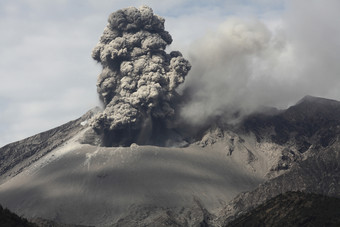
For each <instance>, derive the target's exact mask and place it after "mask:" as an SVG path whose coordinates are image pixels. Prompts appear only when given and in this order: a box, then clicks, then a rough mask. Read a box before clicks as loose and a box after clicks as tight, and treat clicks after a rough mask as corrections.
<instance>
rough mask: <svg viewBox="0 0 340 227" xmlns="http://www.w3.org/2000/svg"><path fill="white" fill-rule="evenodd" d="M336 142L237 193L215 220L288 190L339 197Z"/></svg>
mask: <svg viewBox="0 0 340 227" xmlns="http://www.w3.org/2000/svg"><path fill="white" fill-rule="evenodd" d="M339 172H340V143H339V141H337V143H336V145H333V146H332V147H330V148H327V149H324V150H322V151H319V152H317V154H315V155H313V156H311V157H309V158H307V159H306V160H304V161H302V162H300V163H297V164H296V165H294V166H293V167H292V168H291V170H290V171H288V172H287V173H285V174H282V175H280V176H278V177H276V178H273V179H271V180H269V181H266V182H265V183H263V184H261V185H260V186H259V187H257V188H256V189H255V190H253V191H250V192H247V193H241V194H240V195H238V196H237V197H236V198H235V199H233V200H232V201H231V202H230V203H229V204H228V205H227V206H226V207H225V208H223V209H222V210H221V212H220V213H219V215H218V219H217V220H218V221H217V223H224V224H226V223H228V222H229V221H231V220H233V219H234V218H235V217H238V216H239V215H241V214H243V213H245V212H247V211H249V210H251V209H253V208H254V207H256V206H258V205H260V204H262V203H264V202H265V201H266V200H268V199H270V198H273V197H275V196H277V195H279V194H282V193H285V192H288V191H304V192H308V193H317V194H323V195H327V196H332V197H340V175H339Z"/></svg>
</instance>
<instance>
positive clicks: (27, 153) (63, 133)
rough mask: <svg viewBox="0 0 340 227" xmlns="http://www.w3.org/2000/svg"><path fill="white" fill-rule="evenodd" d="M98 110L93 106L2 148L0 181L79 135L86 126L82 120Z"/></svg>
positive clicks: (0, 152) (0, 153) (0, 151)
mask: <svg viewBox="0 0 340 227" xmlns="http://www.w3.org/2000/svg"><path fill="white" fill-rule="evenodd" d="M98 111H99V108H93V109H92V110H90V111H88V112H87V113H86V114H85V115H83V116H82V117H80V118H78V119H76V120H73V121H70V122H68V123H66V124H63V125H61V126H59V127H56V128H54V129H51V130H48V131H46V132H42V133H39V134H37V135H34V136H31V137H28V138H26V139H23V140H20V141H18V142H14V143H11V144H8V145H6V146H4V147H2V148H0V183H1V182H3V181H5V180H6V179H7V178H10V177H13V176H15V175H17V174H18V173H20V172H21V171H22V170H23V169H24V168H25V167H27V166H29V165H31V164H32V163H34V162H35V161H37V160H38V159H40V158H41V157H43V156H44V155H46V154H47V153H49V152H51V151H52V150H54V149H56V148H57V147H59V146H60V145H61V144H63V143H64V142H65V141H67V140H69V139H70V138H72V137H73V136H75V135H77V134H78V133H79V132H80V131H81V130H82V129H83V128H84V126H83V125H82V122H86V121H88V120H89V119H90V118H91V117H92V116H93V115H94V114H95V113H97V112H98Z"/></svg>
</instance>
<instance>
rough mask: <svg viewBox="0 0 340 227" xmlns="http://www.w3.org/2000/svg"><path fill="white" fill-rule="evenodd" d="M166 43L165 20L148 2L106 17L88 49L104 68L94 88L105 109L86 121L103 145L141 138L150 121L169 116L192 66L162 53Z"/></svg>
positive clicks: (175, 55)
mask: <svg viewBox="0 0 340 227" xmlns="http://www.w3.org/2000/svg"><path fill="white" fill-rule="evenodd" d="M171 42H172V38H171V35H170V34H169V33H168V32H167V31H165V30H164V19H163V18H162V17H159V16H157V15H155V14H154V13H153V11H152V9H151V8H149V7H147V6H142V7H140V8H139V9H137V8H135V7H130V8H126V9H122V10H118V11H116V12H114V13H112V14H111V15H110V16H109V19H108V24H107V26H106V28H105V29H104V32H103V35H102V36H101V38H100V41H99V43H98V44H97V45H96V47H95V48H94V50H93V53H92V57H93V58H94V59H95V60H96V61H98V62H99V63H101V65H102V67H103V70H102V72H101V74H100V75H99V77H98V81H97V91H98V94H99V97H100V99H101V100H102V102H103V103H104V107H105V109H104V111H103V112H102V113H100V114H98V115H97V116H96V117H95V118H94V119H93V121H92V123H91V126H92V127H93V128H94V130H95V131H97V132H98V133H101V134H104V136H105V137H106V139H105V140H107V142H105V143H107V145H115V144H119V145H123V144H125V143H127V144H129V143H131V142H140V143H145V140H147V138H148V136H146V135H145V134H152V130H154V128H155V126H154V125H153V123H155V122H157V124H162V125H164V124H165V125H166V124H167V123H169V121H171V119H172V118H173V117H174V115H175V103H174V102H175V101H174V99H175V98H176V96H177V93H176V90H175V89H176V88H177V87H178V85H179V84H181V83H183V82H184V78H185V76H186V75H187V73H188V72H189V70H190V68H191V66H190V64H189V62H188V61H187V60H186V59H184V58H183V57H182V54H181V53H180V52H178V51H173V52H171V53H170V54H167V53H166V52H165V48H166V46H167V45H169V44H171ZM140 133H142V134H144V135H140ZM108 140H113V142H112V141H111V142H110V141H109V142H108ZM126 140H127V141H126ZM137 140H144V141H137Z"/></svg>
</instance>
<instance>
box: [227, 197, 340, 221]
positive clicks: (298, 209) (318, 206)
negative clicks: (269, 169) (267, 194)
mask: <svg viewBox="0 0 340 227" xmlns="http://www.w3.org/2000/svg"><path fill="white" fill-rule="evenodd" d="M228 226H230V227H238V226H247V227H257V226H278V227H279V226H292V227H293V226H315V227H316V226H328V227H331V226H334V227H335V226H340V198H334V197H328V196H323V195H318V194H311V193H303V192H287V193H284V194H280V195H278V196H276V197H275V198H272V199H270V200H269V201H267V202H265V203H264V204H262V205H260V206H258V207H257V208H255V209H253V210H252V211H250V212H248V213H247V214H244V215H242V216H241V217H239V218H237V219H236V220H234V221H232V222H231V223H229V224H228Z"/></svg>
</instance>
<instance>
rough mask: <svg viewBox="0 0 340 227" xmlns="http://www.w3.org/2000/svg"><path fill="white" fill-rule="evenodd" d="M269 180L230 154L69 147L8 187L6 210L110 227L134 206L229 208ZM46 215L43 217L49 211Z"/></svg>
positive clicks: (1, 196) (3, 190)
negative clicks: (227, 204)
mask: <svg viewBox="0 0 340 227" xmlns="http://www.w3.org/2000/svg"><path fill="white" fill-rule="evenodd" d="M263 180H264V179H261V178H258V177H256V176H255V175H254V173H253V172H251V171H248V170H247V169H246V168H244V167H243V166H241V165H240V164H238V163H234V162H232V161H231V159H228V156H226V155H225V153H224V152H223V151H219V150H213V149H212V150H209V151H207V150H206V149H205V150H204V149H201V148H199V147H188V148H183V149H180V148H159V147H151V146H143V147H138V146H132V147H130V148H122V147H120V148H103V147H99V148H98V147H94V146H90V145H80V144H76V145H75V144H69V145H65V147H62V148H60V149H59V150H56V151H54V152H51V153H49V154H47V155H46V156H45V157H43V158H42V159H40V160H38V161H37V162H36V163H35V165H33V166H30V167H28V168H27V169H25V171H24V172H22V173H20V174H19V175H17V176H16V177H14V178H12V179H11V180H9V181H7V182H6V183H4V184H2V185H1V186H0V202H1V203H3V204H4V205H6V206H8V207H10V208H11V209H13V210H14V211H15V212H17V213H18V214H20V215H24V216H25V217H32V218H33V217H42V218H46V219H51V220H54V221H58V222H63V223H73V224H86V225H96V226H97V225H99V226H100V225H109V224H112V223H114V222H115V221H117V220H118V218H119V217H120V216H121V215H123V214H126V212H127V210H128V208H129V207H131V206H156V207H159V208H162V207H164V209H167V208H180V207H184V208H188V207H191V206H193V204H194V198H199V200H200V201H201V203H202V204H203V206H204V207H206V208H207V209H216V208H217V207H219V206H220V207H222V205H223V204H225V202H226V201H229V200H230V199H232V198H233V197H235V196H236V195H237V194H238V193H240V192H242V191H246V190H250V189H252V188H254V187H256V185H258V184H259V183H260V182H263ZM42 208H43V209H42Z"/></svg>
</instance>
